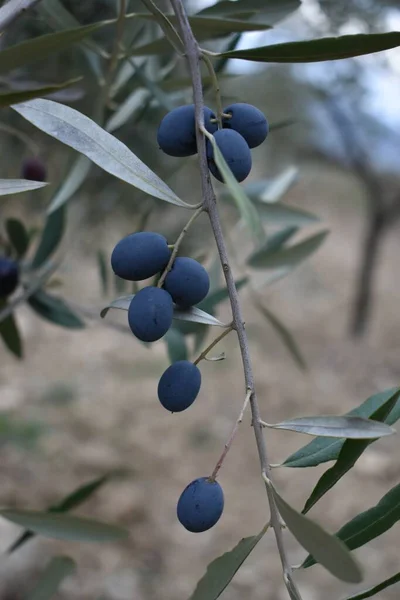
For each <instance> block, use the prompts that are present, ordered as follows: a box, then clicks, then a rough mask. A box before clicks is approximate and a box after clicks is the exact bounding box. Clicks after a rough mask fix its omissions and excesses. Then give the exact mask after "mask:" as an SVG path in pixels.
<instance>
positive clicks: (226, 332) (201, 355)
mask: <svg viewBox="0 0 400 600" xmlns="http://www.w3.org/2000/svg"><path fill="white" fill-rule="evenodd" d="M233 329H234V327H233V325H230V326H229V327H228V328H227V329H225V330H224V331H223V332H222V333H220V334H219V335H218V336H217V337H216V338H215V339H214V340H213V341H212V342H211V344H210V345H209V346H207V348H206V349H205V350H203V352H202V353H201V354H200V355H199V356H198V357H197V358H196V360H195V361H194V363H193V364H195V365H198V364H199V362H200V361H201V360H203V359H204V358H206V356H207V354H208V353H209V352H210V350H212V349H213V348H214V346H216V345H217V344H218V343H219V342H220V341H221V340H223V339H224V337H225V336H226V335H228V333H230V332H231V331H233Z"/></svg>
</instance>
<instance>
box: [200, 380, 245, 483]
mask: <svg viewBox="0 0 400 600" xmlns="http://www.w3.org/2000/svg"><path fill="white" fill-rule="evenodd" d="M251 395H252V391H251V390H247V394H246V398H245V399H244V403H243V406H242V410H241V411H240V415H239V417H238V420H237V421H236V423H235V426H234V428H233V429H232V432H231V435H230V436H229V438H228V441H227V442H226V444H225V446H224V451H223V452H222V454H221V456H220V457H219V460H218V462H217V464H216V465H215V468H214V471H213V472H212V474H211V477H210V479H213V480H214V479H216V477H217V475H218V471H219V470H220V468H221V466H222V463H223V462H224V460H225V457H226V455H227V454H228V452H229V450H230V448H231V446H232V443H233V440H234V439H235V437H236V434H237V432H238V430H239V425H240V423H241V422H242V421H243V417H244V413H245V412H246V408H247V406H248V404H249V402H250V398H251Z"/></svg>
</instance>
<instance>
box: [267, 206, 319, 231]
mask: <svg viewBox="0 0 400 600" xmlns="http://www.w3.org/2000/svg"><path fill="white" fill-rule="evenodd" d="M255 205H256V208H257V212H258V214H259V215H260V218H261V220H262V221H263V223H265V224H266V225H267V226H268V225H286V226H292V227H293V226H294V227H304V226H306V225H315V223H317V222H318V221H319V218H318V217H317V216H316V215H313V214H312V213H310V212H308V211H306V210H302V209H300V208H297V207H294V206H289V205H288V204H266V203H263V202H257V201H255Z"/></svg>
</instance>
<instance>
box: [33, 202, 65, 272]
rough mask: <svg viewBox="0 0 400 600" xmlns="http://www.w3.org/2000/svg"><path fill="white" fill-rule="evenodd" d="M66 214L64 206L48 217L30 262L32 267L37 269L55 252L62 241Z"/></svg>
mask: <svg viewBox="0 0 400 600" xmlns="http://www.w3.org/2000/svg"><path fill="white" fill-rule="evenodd" d="M65 221H66V212H65V208H64V206H60V208H58V209H57V210H56V211H54V212H53V213H52V214H51V215H49V216H48V217H47V219H46V223H45V226H44V229H43V232H42V237H41V239H40V244H39V247H38V249H37V250H36V253H35V256H34V257H33V260H32V267H33V268H34V269H38V268H39V267H41V266H42V265H43V264H44V263H45V262H46V261H47V259H48V258H49V257H50V256H51V255H52V254H53V252H55V251H56V250H57V248H58V246H59V244H60V242H61V240H62V237H63V235H64V230H65Z"/></svg>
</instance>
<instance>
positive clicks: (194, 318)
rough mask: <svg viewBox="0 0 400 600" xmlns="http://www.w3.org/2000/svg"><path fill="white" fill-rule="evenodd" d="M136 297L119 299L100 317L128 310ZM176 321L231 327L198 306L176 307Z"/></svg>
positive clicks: (101, 313)
mask: <svg viewBox="0 0 400 600" xmlns="http://www.w3.org/2000/svg"><path fill="white" fill-rule="evenodd" d="M133 296H134V295H130V296H123V297H121V298H117V299H116V300H113V301H112V302H111V303H110V304H109V305H108V306H106V307H105V308H103V310H102V311H101V312H100V316H101V317H102V318H103V319H104V317H105V316H106V314H107V313H108V311H109V310H110V308H117V309H119V310H128V309H129V305H130V303H131V301H132V298H133ZM173 317H174V319H178V320H180V321H189V322H191V323H201V324H203V325H214V326H216V327H229V325H228V324H226V323H222V321H219V320H218V319H216V318H215V317H213V316H212V315H209V314H208V313H206V312H205V311H204V310H201V309H200V308H197V306H192V307H191V308H187V309H183V308H178V307H177V306H174V315H173Z"/></svg>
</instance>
